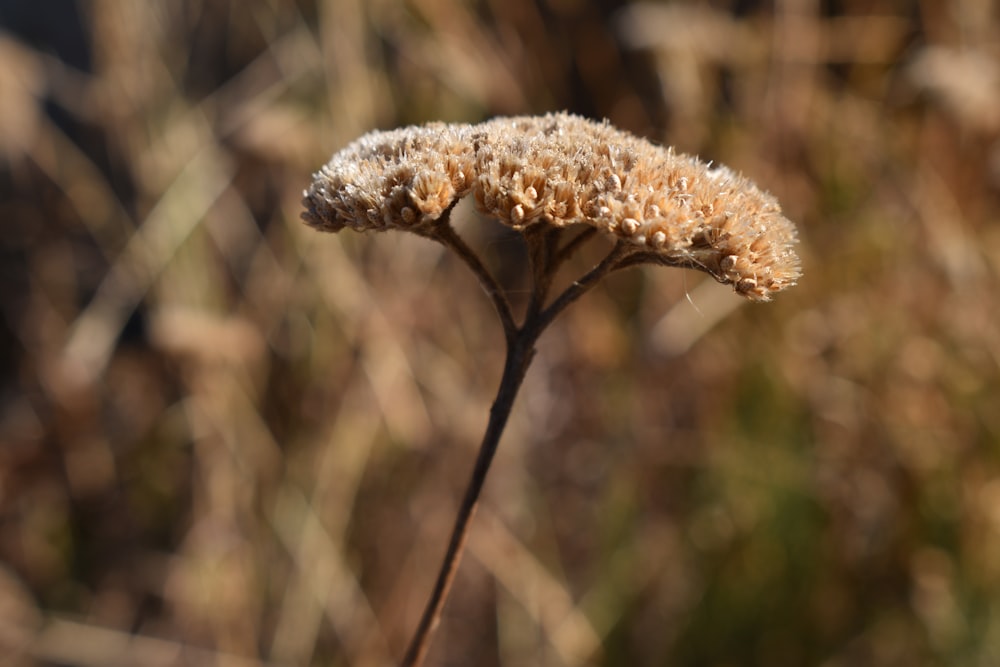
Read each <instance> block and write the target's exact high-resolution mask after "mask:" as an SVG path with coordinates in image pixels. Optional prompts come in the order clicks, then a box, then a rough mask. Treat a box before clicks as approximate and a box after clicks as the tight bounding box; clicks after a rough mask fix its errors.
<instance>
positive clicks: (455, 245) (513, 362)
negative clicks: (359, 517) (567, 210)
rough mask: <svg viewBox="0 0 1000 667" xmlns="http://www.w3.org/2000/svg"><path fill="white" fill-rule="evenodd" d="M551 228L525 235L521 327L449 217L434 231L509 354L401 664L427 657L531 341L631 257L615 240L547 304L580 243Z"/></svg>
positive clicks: (414, 664) (410, 665) (415, 665)
mask: <svg viewBox="0 0 1000 667" xmlns="http://www.w3.org/2000/svg"><path fill="white" fill-rule="evenodd" d="M445 229H447V230H448V231H445ZM550 231H551V230H546V231H543V232H540V233H539V234H535V235H533V234H526V235H525V236H526V238H527V241H528V252H529V257H530V258H531V263H532V275H533V279H534V285H533V289H532V297H531V302H530V303H529V305H528V309H527V312H526V314H525V317H524V323H523V324H522V325H521V326H520V327H518V326H517V325H516V324H515V323H514V320H513V316H512V315H511V309H510V302H509V300H508V299H507V296H506V295H505V294H504V293H503V291H502V290H501V288H500V287H499V283H497V281H496V279H495V278H494V277H493V276H492V274H490V272H489V270H488V269H486V267H485V265H484V264H483V263H482V261H480V259H479V257H478V256H476V254H475V253H474V252H473V251H472V250H471V249H470V248H469V247H468V246H467V245H466V244H465V243H464V242H463V241H462V240H461V239H460V238H459V237H458V235H457V234H455V232H454V230H453V229H452V228H451V226H450V225H448V224H447V220H446V221H445V224H444V225H441V226H439V228H438V230H437V231H436V233H435V234H434V237H435V238H437V239H438V240H440V241H441V242H442V243H444V244H445V245H447V246H448V247H449V248H451V249H452V250H455V251H456V252H458V253H459V255H460V256H461V257H462V259H463V260H464V261H465V263H466V264H467V265H469V267H470V268H471V269H472V271H473V272H474V273H475V274H476V275H477V277H478V278H479V280H480V283H482V284H483V286H484V288H485V289H486V291H487V293H488V294H490V296H491V298H492V299H493V303H494V305H495V306H496V309H497V313H498V314H499V315H500V320H501V322H502V323H503V327H504V331H505V333H506V339H507V357H506V361H505V362H504V370H503V375H502V377H501V379H500V386H499V387H498V389H497V394H496V398H495V399H494V401H493V406H492V407H491V408H490V418H489V422H488V424H487V426H486V432H485V433H484V434H483V440H482V442H481V444H480V446H479V454H478V456H477V458H476V463H475V465H474V467H473V469H472V476H471V478H470V479H469V482H468V485H467V487H466V490H465V495H464V497H463V498H462V504H461V505H460V506H459V509H458V515H457V517H456V518H455V525H454V527H453V528H452V532H451V538H450V539H449V542H448V549H447V551H446V552H445V555H444V559H443V560H442V563H441V569H440V570H439V572H438V576H437V581H436V582H435V584H434V590H433V592H432V593H431V596H430V599H429V600H428V601H427V606H426V607H425V608H424V612H423V615H422V616H421V619H420V623H419V625H418V626H417V629H416V631H415V632H414V634H413V638H412V639H411V641H410V645H409V647H408V648H407V651H406V655H405V656H404V657H403V661H402V665H403V667H420V665H422V664H423V661H424V658H425V657H426V655H427V650H428V649H429V648H430V642H431V637H432V636H433V633H434V631H435V629H436V628H437V626H438V624H439V623H440V621H441V612H442V610H443V609H444V603H445V601H446V600H447V597H448V593H449V591H450V590H451V585H452V583H453V582H454V579H455V574H456V573H457V572H458V566H459V563H460V562H461V559H462V553H463V551H464V550H465V543H466V540H467V539H468V534H469V525H470V523H471V521H472V518H473V517H474V516H475V514H476V509H477V507H478V506H479V497H480V495H481V493H482V490H483V484H484V483H485V481H486V475H487V473H488V472H489V469H490V464H491V463H492V462H493V457H494V455H495V454H496V450H497V446H498V445H499V444H500V438H501V436H502V435H503V430H504V427H505V426H506V425H507V419H508V417H509V416H510V412H511V409H512V408H513V406H514V399H515V398H516V397H517V392H518V390H520V388H521V384H522V383H523V382H524V377H525V375H526V374H527V372H528V367H529V366H530V365H531V360H532V359H533V358H534V355H535V343H536V342H537V341H538V338H539V337H540V336H541V335H542V332H543V331H544V330H545V328H546V327H547V326H548V325H549V324H551V323H552V321H553V320H554V319H555V317H556V316H557V315H558V314H559V313H561V312H562V311H563V310H565V309H566V307H567V306H569V305H570V304H571V303H573V302H574V301H576V300H577V299H578V298H579V297H580V296H582V295H583V294H585V293H586V292H587V291H588V290H589V289H590V288H591V287H593V286H594V285H596V284H597V283H598V282H599V281H600V280H601V278H603V277H604V276H606V275H607V274H608V273H610V272H612V271H614V270H615V269H617V268H619V267H620V266H621V264H622V263H623V260H626V259H627V258H628V256H629V249H628V247H627V245H626V244H625V243H624V242H619V243H618V244H617V245H616V246H615V247H614V248H613V249H612V250H611V252H610V253H609V254H608V256H607V257H605V258H604V260H603V261H602V262H601V263H600V264H598V265H597V266H595V267H594V268H593V269H591V270H590V271H589V272H588V273H587V274H586V275H584V276H583V277H582V278H580V279H579V280H577V281H576V282H574V283H573V284H571V285H570V286H569V287H567V288H566V290H565V291H564V292H563V293H562V294H560V295H559V296H558V297H557V298H556V299H555V300H554V301H553V302H552V303H551V304H550V305H549V306H545V305H544V302H545V298H546V296H547V294H548V290H549V288H550V287H551V285H552V281H553V278H554V274H555V272H556V270H557V269H558V268H559V266H560V265H561V264H562V262H563V260H564V259H565V257H566V254H565V251H566V250H567V249H569V246H573V247H574V249H575V247H576V246H577V245H579V243H580V241H578V238H579V237H577V239H574V240H573V241H570V243H569V244H568V245H567V247H566V248H563V250H562V251H560V250H559V249H558V248H559V246H558V244H559V236H560V235H559V234H554V233H549V232H550ZM449 232H450V233H449ZM588 237H589V236H588Z"/></svg>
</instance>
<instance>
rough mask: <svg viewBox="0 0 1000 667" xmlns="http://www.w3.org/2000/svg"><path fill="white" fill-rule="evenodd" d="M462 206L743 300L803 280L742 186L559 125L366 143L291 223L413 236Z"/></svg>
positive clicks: (601, 130)
mask: <svg viewBox="0 0 1000 667" xmlns="http://www.w3.org/2000/svg"><path fill="white" fill-rule="evenodd" d="M468 194H472V195H473V197H474V199H475V201H476V205H477V207H478V208H479V210H480V211H481V212H483V213H484V214H486V215H489V216H492V217H495V218H497V219H499V220H500V221H501V222H503V223H504V224H507V225H510V226H511V227H513V228H514V229H518V230H524V229H527V228H528V227H532V226H535V225H549V226H553V227H566V226H568V225H572V224H581V223H582V224H587V225H591V226H593V227H596V228H597V229H599V230H601V231H603V232H605V233H606V234H609V235H611V236H614V237H616V238H618V239H620V240H622V241H624V242H627V243H629V244H632V245H633V246H634V252H635V253H641V254H642V255H643V259H648V261H651V262H660V263H663V264H668V265H674V266H686V267H691V268H696V269H700V270H702V271H705V272H707V273H709V274H710V275H712V276H713V277H715V278H716V279H717V280H719V281H720V282H723V283H727V284H730V285H732V286H733V287H734V289H735V290H736V292H737V293H739V294H741V295H743V296H745V297H747V298H749V299H752V300H755V301H767V300H769V299H770V297H771V295H772V294H773V293H775V292H778V291H780V290H782V289H784V288H786V287H789V286H791V285H794V284H795V281H796V280H797V278H798V277H799V275H800V273H801V271H800V268H799V259H798V256H797V255H796V253H795V249H794V247H795V244H796V242H797V233H796V230H795V227H794V225H792V223H791V222H790V221H789V220H788V219H787V218H785V217H784V216H783V215H782V214H781V207H780V206H779V205H778V202H777V201H776V200H775V199H774V197H772V196H771V195H770V194H768V193H766V192H764V191H763V190H761V189H759V188H758V187H757V186H756V185H754V184H753V183H752V182H751V181H749V180H748V179H746V178H744V177H742V176H740V175H738V174H736V173H735V172H733V171H731V170H730V169H728V168H726V167H724V166H721V165H711V166H709V165H708V164H705V163H704V162H701V161H699V160H698V159H696V158H694V157H691V156H688V155H684V154H681V153H676V152H674V151H673V150H672V149H670V148H663V147H661V146H657V145H655V144H653V143H651V142H649V141H647V140H645V139H641V138H638V137H636V136H634V135H631V134H629V133H627V132H623V131H621V130H618V129H616V128H614V127H612V126H611V125H610V124H608V123H607V122H604V123H598V122H594V121H590V120H587V119H584V118H581V117H579V116H573V115H570V114H565V113H558V114H547V115H545V116H517V117H509V118H508V117H504V118H495V119H493V120H489V121H486V122H484V123H480V124H477V125H463V124H443V123H431V124H428V125H422V126H412V127H405V128H401V129H397V130H391V131H386V132H371V133H369V134H367V135H365V136H363V137H361V138H360V139H358V140H356V141H355V142H353V143H351V144H349V145H348V146H346V147H345V148H344V149H343V150H341V151H340V152H338V153H336V154H335V155H334V156H333V158H332V159H331V160H330V162H329V163H328V164H327V165H326V166H325V167H323V168H322V169H321V170H320V171H319V172H317V173H316V174H315V175H314V177H313V183H312V185H311V186H310V187H309V189H308V190H307V191H306V193H305V200H304V204H305V207H306V210H305V212H304V213H303V214H302V217H303V219H304V220H305V221H306V223H308V224H309V225H311V226H312V227H315V228H316V229H319V230H322V231H331V232H335V231H340V230H341V229H343V228H345V227H349V228H351V229H354V230H356V231H383V230H388V229H393V228H398V229H405V230H409V231H414V232H417V233H423V232H425V230H426V229H428V228H429V227H430V226H432V225H433V223H434V222H435V221H437V220H438V219H440V218H441V216H442V215H443V214H444V213H445V211H447V210H449V209H450V208H451V206H452V205H453V204H454V203H455V202H456V201H457V200H458V199H460V198H462V197H464V196H466V195H468Z"/></svg>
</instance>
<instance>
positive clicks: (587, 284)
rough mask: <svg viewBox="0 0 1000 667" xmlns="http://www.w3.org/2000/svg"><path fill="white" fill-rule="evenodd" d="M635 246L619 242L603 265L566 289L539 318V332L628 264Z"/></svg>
mask: <svg viewBox="0 0 1000 667" xmlns="http://www.w3.org/2000/svg"><path fill="white" fill-rule="evenodd" d="M634 248H635V246H633V245H632V244H630V243H627V242H625V241H619V242H618V243H616V244H615V247H614V248H612V249H611V252H609V253H608V255H607V256H606V257H605V258H604V259H603V260H601V263H600V264H598V265H597V266H595V267H594V268H592V269H591V270H590V271H588V272H587V274H586V275H584V276H583V277H582V278H580V279H579V280H577V281H576V282H574V283H573V284H572V285H570V286H569V287H567V288H566V290H565V291H564V292H563V293H562V294H560V295H559V297H558V298H557V299H556V300H555V301H553V302H552V303H551V304H550V305H549V307H548V308H546V309H545V310H543V311H542V312H541V313H540V314H539V316H538V322H537V324H536V326H537V327H538V328H539V330H542V329H545V327H547V326H548V325H549V324H550V323H551V322H552V320H554V319H555V318H556V315H558V314H559V313H561V312H562V311H564V310H565V309H566V307H567V306H569V305H570V304H571V303H573V302H574V301H576V300H577V299H579V298H580V297H581V296H583V295H584V294H586V293H587V291H588V290H590V288H591V287H593V286H594V285H596V284H597V283H598V282H599V281H600V280H601V279H602V278H603V277H604V276H606V275H608V274H609V273H611V272H612V271H614V270H616V269H619V268H622V267H623V265H625V264H627V263H628V258H629V256H630V255H632V254H633V252H634V250H633V249H634Z"/></svg>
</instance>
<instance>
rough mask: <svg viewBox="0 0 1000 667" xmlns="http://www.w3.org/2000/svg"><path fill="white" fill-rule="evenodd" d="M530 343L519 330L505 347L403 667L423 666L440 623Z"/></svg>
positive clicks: (525, 367)
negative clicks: (475, 451)
mask: <svg viewBox="0 0 1000 667" xmlns="http://www.w3.org/2000/svg"><path fill="white" fill-rule="evenodd" d="M534 342H535V340H534V337H532V336H529V335H525V332H524V331H523V330H522V331H520V332H519V334H518V336H517V337H516V338H515V339H514V342H513V344H512V345H509V346H508V348H507V361H506V363H505V364H504V370H503V377H502V378H501V380H500V387H499V388H498V389H497V395H496V398H495V399H494V401H493V407H492V408H491V409H490V420H489V424H488V425H487V427H486V433H485V434H484V435H483V441H482V444H481V445H480V446H479V455H478V456H477V458H476V465H475V467H473V469H472V477H471V478H470V479H469V483H468V486H467V487H466V489H465V496H464V497H463V498H462V504H461V506H460V507H459V509H458V516H457V517H456V518H455V526H454V528H452V531H451V539H450V541H449V543H448V550H447V551H446V552H445V556H444V561H443V562H442V564H441V570H440V571H439V572H438V578H437V582H436V583H435V584H434V591H433V592H432V593H431V597H430V599H429V600H428V601H427V606H426V607H425V608H424V613H423V616H422V617H421V618H420V624H419V625H418V626H417V630H416V632H415V633H414V635H413V639H412V640H411V641H410V646H409V648H408V649H407V650H406V655H405V656H404V657H403V662H402V665H403V667H418V666H419V665H421V664H422V663H423V660H424V657H425V655H426V653H427V649H428V648H429V647H430V639H431V636H432V634H433V633H434V630H435V629H436V628H437V626H438V623H440V621H441V611H442V609H443V608H444V602H445V599H446V598H447V597H448V592H449V591H450V590H451V585H452V582H453V581H454V580H455V574H456V573H457V572H458V565H459V562H460V561H461V559H462V552H463V551H464V550H465V542H466V539H467V538H468V534H469V522H470V521H471V520H472V517H473V516H475V513H476V508H477V507H478V506H479V495H480V493H481V492H482V489H483V483H484V482H485V481H486V473H487V472H489V469H490V464H491V463H492V462H493V455H494V454H496V450H497V445H498V444H499V443H500V436H501V435H503V429H504V426H506V424H507V418H508V417H509V416H510V411H511V408H512V407H513V406H514V398H515V397H516V396H517V391H518V389H520V387H521V383H522V382H523V380H524V376H525V373H527V370H528V366H529V365H530V364H531V359H532V357H533V356H534Z"/></svg>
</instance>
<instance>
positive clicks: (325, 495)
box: [0, 0, 1000, 667]
mask: <svg viewBox="0 0 1000 667" xmlns="http://www.w3.org/2000/svg"><path fill="white" fill-rule="evenodd" d="M560 109H567V110H570V111H573V112H576V113H580V114H583V115H586V116H589V117H593V118H608V119H609V120H610V121H611V122H612V123H614V124H615V125H617V126H619V127H621V128H623V129H627V130H630V131H632V132H634V133H636V134H639V135H642V136H645V137H648V138H650V139H651V140H653V141H656V142H660V143H666V144H672V145H674V146H676V147H677V148H678V149H679V150H682V151H685V152H689V153H695V154H698V155H699V156H701V157H702V158H704V159H706V160H713V161H716V162H722V163H725V164H727V165H729V166H731V167H733V168H734V169H736V170H738V171H741V172H743V173H744V174H746V175H747V176H749V177H751V178H752V179H754V180H755V181H757V182H758V183H759V184H760V185H761V186H762V187H763V188H765V189H767V190H769V191H771V192H772V193H774V194H775V195H776V196H777V197H778V199H779V200H780V201H781V202H782V204H783V206H784V208H785V210H786V213H787V214H788V216H789V217H790V218H791V219H793V220H794V221H796V222H797V224H798V225H799V227H800V230H801V235H802V245H801V254H802V256H803V260H804V270H805V274H804V277H803V279H802V280H801V283H800V285H799V286H797V287H795V288H794V289H791V290H789V291H788V292H786V293H782V294H780V295H778V298H777V299H776V300H775V302H774V303H771V304H766V305H752V304H748V303H744V302H743V301H741V300H740V299H739V298H737V297H736V296H735V295H733V294H732V292H731V290H729V289H728V288H725V287H722V286H719V285H717V284H715V283H714V282H712V281H711V280H710V279H706V278H705V277H704V276H703V275H701V274H698V273H694V272H685V271H679V270H675V269H663V268H642V269H634V270H630V271H627V272H622V273H621V274H619V275H615V276H612V278H611V279H609V280H607V281H605V282H604V283H602V284H601V285H600V286H599V287H598V288H597V289H596V290H594V291H593V292H591V293H590V294H588V295H587V296H586V297H585V298H584V299H583V300H581V301H580V302H578V303H577V304H575V305H574V307H573V308H571V309H570V310H569V311H567V312H566V313H565V314H564V316H563V317H562V318H561V319H560V320H559V321H557V322H556V324H555V325H554V326H553V327H552V328H550V330H549V331H548V332H547V333H546V335H545V337H544V338H543V340H542V342H541V346H540V351H539V354H538V356H537V358H536V360H535V363H534V365H533V367H532V369H531V371H530V373H529V375H528V378H527V383H526V385H525V387H524V389H523V391H522V393H521V396H520V398H519V401H518V403H517V405H516V406H515V410H514V415H513V418H512V421H511V423H510V425H509V427H508V429H507V433H506V436H505V438H504V441H503V443H502V446H501V450H500V452H499V455H498V457H497V460H496V462H495V464H494V467H493V470H492V471H491V475H490V478H489V481H488V483H487V486H486V489H485V498H484V502H483V505H482V509H481V512H480V514H479V515H478V517H477V519H476V522H475V526H474V528H473V531H472V535H471V538H470V542H469V547H468V551H467V554H466V558H465V561H464V563H463V566H462V569H461V572H460V574H459V578H458V581H457V585H456V588H455V590H454V594H453V596H452V598H451V600H450V602H449V604H448V607H447V609H446V614H445V618H444V621H443V623H442V626H441V629H440V631H439V633H438V635H437V637H436V640H435V642H434V644H433V649H432V651H431V654H430V656H429V660H428V665H435V666H436V665H486V666H490V665H546V666H548V665H569V666H573V665H633V664H634V665H685V666H687V665H695V666H700V665H704V666H706V667H708V666H712V667H723V666H731V665H761V666H763V665H768V666H772V665H822V666H824V667H841V666H848V665H850V666H857V665H861V666H865V665H872V666H875V665H879V666H881V665H900V666H903V665H905V666H908V667H909V666H914V665H973V666H976V665H979V666H987V665H996V664H1000V308H998V306H997V296H996V295H997V293H998V292H1000V227H998V223H1000V215H998V214H1000V7H998V3H997V2H994V1H992V0H906V1H904V0H897V1H893V0H822V1H820V0H774V1H773V2H766V1H755V0H711V1H697V0H690V1H677V2H653V1H651V0H650V1H646V2H627V1H625V0H479V1H476V2H463V1H461V0H406V1H396V0H328V1H326V2H314V1H310V0H298V1H297V2H292V1H282V0H248V1H245V2H243V1H241V2H236V1H235V0H228V1H227V0H183V1H180V2H169V3H168V2H122V1H115V0H92V1H88V2H72V1H71V0H48V1H47V2H35V3H31V2H23V1H20V0H5V1H3V2H0V225H2V229H3V234H2V235H0V253H2V259H0V275H2V282H0V290H2V299H0V307H2V318H0V341H2V344H0V383H2V384H0V655H4V656H6V657H5V658H2V659H0V662H2V663H3V664H5V665H7V664H10V665H25V666H31V665H59V666H63V665H65V666H88V667H89V666H106V665H138V666H143V665H226V666H229V665H247V666H250V665H365V666H367V665H373V666H375V665H389V664H392V663H393V660H394V659H397V658H398V657H399V656H400V655H401V654H402V652H403V649H404V647H405V645H406V642H407V640H408V638H409V635H410V633H411V632H412V630H413V628H414V627H415V625H416V622H417V619H418V616H419V614H420V611H421V608H422V606H423V604H424V601H425V599H426V597H427V595H428V594H429V591H430V588H431V586H432V582H433V579H434V576H435V573H436V570H437V567H438V563H439V560H440V558H441V556H442V554H443V551H444V547H445V544H446V541H447V535H448V532H449V530H450V528H451V522H452V519H453V516H454V512H455V510H456V507H457V504H458V499H459V498H460V494H461V491H462V489H463V488H464V485H465V482H466V478H467V476H468V473H469V470H470V469H471V465H472V460H473V459H474V456H475V450H476V447H477V445H478V442H479V438H480V437H481V433H482V430H483V428H484V426H485V423H486V416H487V412H488V409H489V405H490V402H491V400H492V396H493V392H494V391H495V384H496V382H497V381H498V379H499V374H500V370H501V365H502V352H503V349H502V335H501V332H500V327H499V324H498V322H497V321H496V317H495V314H494V313H493V311H492V307H491V306H490V304H489V302H488V300H487V299H486V298H485V296H484V295H483V294H482V293H481V292H480V290H479V288H478V286H477V285H476V283H475V281H474V280H472V279H471V277H470V276H469V274H468V272H467V269H466V268H465V267H464V266H463V265H462V264H461V263H460V262H458V261H456V260H455V258H453V257H451V256H449V255H447V254H446V253H444V252H443V251H442V250H441V249H440V248H439V247H438V246H436V245H434V244H432V243H430V242H428V241H426V240H423V239H420V238H417V237H415V236H411V235H405V234H383V235H371V236H359V235H356V234H352V233H349V232H344V233H343V234H340V235H321V234H317V233H315V232H312V231H310V230H308V229H306V228H305V227H304V226H303V225H302V224H301V222H300V221H299V219H298V217H299V212H300V209H301V207H300V203H299V202H300V198H301V193H302V190H303V188H305V187H306V186H307V184H308V182H309V180H310V175H311V173H312V172H314V171H315V170H316V169H318V167H319V166H320V165H322V164H323V163H324V162H325V161H326V160H327V159H328V157H329V155H330V154H331V153H333V152H334V151H335V150H338V149H339V148H341V147H343V146H344V145H345V144H346V143H347V142H349V141H351V140H353V139H354V138H356V137H357V136H359V135H360V134H362V133H364V132H366V131H368V130H370V129H373V128H391V127H395V126H398V125H402V124H410V123H422V122H426V121H431V120H446V121H460V122H478V121H480V120H483V119H486V118H488V117H491V116H494V115H497V114H522V113H542V112H545V111H550V110H560ZM456 217H457V218H458V220H459V226H460V229H461V231H462V232H463V234H465V235H466V236H467V238H468V239H469V241H470V243H471V244H473V245H474V246H475V247H477V248H478V249H479V250H480V251H481V252H482V253H483V254H484V256H485V257H486V258H487V260H488V262H489V263H490V265H491V266H493V267H494V268H495V269H496V270H497V271H498V272H499V273H500V274H501V276H502V279H503V281H504V284H505V285H508V286H509V288H510V289H511V290H512V292H513V294H514V297H515V301H517V299H518V298H519V295H520V296H523V289H524V285H525V283H524V280H525V278H524V273H525V264H524V258H523V255H522V248H521V247H520V245H519V244H518V239H517V238H516V237H514V236H512V235H510V234H508V233H505V232H504V231H503V230H501V229H498V228H497V226H496V225H494V224H492V223H490V222H489V221H486V220H482V219H479V218H478V217H477V214H476V213H475V212H474V210H473V208H472V207H471V206H468V207H464V208H460V209H459V212H458V213H457V214H456ZM601 251H602V249H601V248H596V250H594V251H593V252H590V253H587V252H585V253H583V254H582V255H581V257H580V258H579V261H578V262H577V263H576V264H575V265H573V266H572V267H569V270H568V271H569V274H574V273H576V274H578V273H581V272H582V271H584V270H585V269H586V268H587V266H588V263H589V262H593V261H594V260H595V259H596V258H598V257H599V256H600V255H601Z"/></svg>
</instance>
